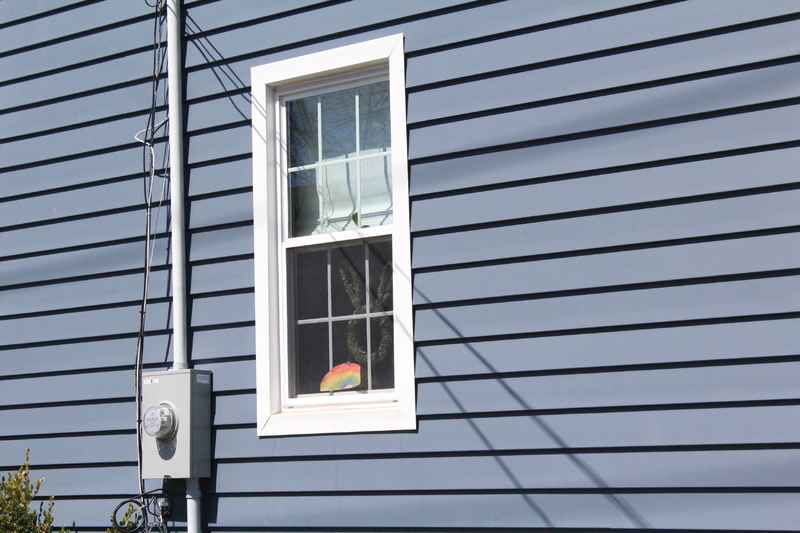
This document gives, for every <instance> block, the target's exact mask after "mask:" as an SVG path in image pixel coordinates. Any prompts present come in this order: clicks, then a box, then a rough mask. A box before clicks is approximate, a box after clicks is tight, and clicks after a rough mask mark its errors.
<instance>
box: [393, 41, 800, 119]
mask: <svg viewBox="0 0 800 533" xmlns="http://www.w3.org/2000/svg"><path fill="white" fill-rule="evenodd" d="M798 61H800V56H798V55H790V56H785V57H779V58H775V59H770V60H765V61H757V62H755V63H744V64H741V65H736V66H732V67H724V68H718V69H713V70H704V71H700V72H693V73H691V74H682V75H678V76H671V77H667V78H656V79H652V80H648V81H642V82H637V83H631V84H628V85H618V86H614V87H608V88H604V89H596V90H592V91H586V92H582V93H575V94H569V95H567V96H559V97H554V98H546V99H544V100H536V101H532V102H525V103H521V104H514V105H508V106H501V107H492V108H490V109H485V110H481V111H472V112H468V113H461V114H458V115H452V116H445V117H441V118H435V119H431V120H419V121H416V122H409V124H408V127H409V129H411V130H415V129H420V128H425V127H429V126H437V125H440V124H451V123H456V122H461V121H465V120H471V119H474V118H483V117H489V116H493V115H502V114H504V113H510V112H514V111H524V110H527V109H535V108H539V107H547V106H551V105H558V104H564V103H569V102H577V101H581V100H590V99H592V98H598V97H602V96H610V95H615V94H624V93H628V92H634V91H638V90H642V89H650V88H655V87H663V86H666V85H675V84H679V83H685V82H689V81H696V80H702V79H707V78H714V77H718V76H725V75H729V74H737V73H741V72H748V71H752V70H759V69H764V68H770V67H776V66H781V65H789V64H792V63H796V62H798Z"/></svg>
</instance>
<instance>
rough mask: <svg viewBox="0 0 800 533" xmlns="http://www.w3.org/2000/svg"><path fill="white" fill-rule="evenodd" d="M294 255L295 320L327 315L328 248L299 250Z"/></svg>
mask: <svg viewBox="0 0 800 533" xmlns="http://www.w3.org/2000/svg"><path fill="white" fill-rule="evenodd" d="M290 257H294V300H293V304H294V309H295V317H296V319H297V320H305V319H309V318H322V317H327V316H328V250H326V249H322V250H310V251H300V252H297V253H295V254H292V256H290Z"/></svg>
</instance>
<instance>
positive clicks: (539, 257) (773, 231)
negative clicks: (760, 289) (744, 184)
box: [414, 226, 800, 274]
mask: <svg viewBox="0 0 800 533" xmlns="http://www.w3.org/2000/svg"><path fill="white" fill-rule="evenodd" d="M798 231H800V226H785V227H778V228H769V229H763V230H748V231H737V232H731V233H719V234H714V235H705V236H702V237H685V238H679V239H666V240H661V241H647V242H641V243H634V244H620V245H613V246H602V247H597V248H583V249H580V250H570V251H566V252H549V253H543V254H535V255H526V256H517V257H508V258H502V259H486V260H478V261H462V262H460V263H458V264H454V265H437V266H429V267H417V268H414V273H417V274H418V273H427V272H441V271H448V270H461V269H466V268H475V267H483V266H497V265H506V264H510V263H527V262H531V261H545V260H548V259H561V258H567V257H578V256H586V255H598V254H607V253H614V252H625V251H633V250H644V249H650V248H662V247H670V246H681V245H685V244H696V243H705V242H714V241H722V240H732V239H743V238H748V237H764V236H768V235H780V234H786V233H796V232H798Z"/></svg>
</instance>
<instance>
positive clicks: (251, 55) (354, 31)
mask: <svg viewBox="0 0 800 533" xmlns="http://www.w3.org/2000/svg"><path fill="white" fill-rule="evenodd" d="M499 1H502V0H474V1H473V2H472V3H466V4H462V5H460V6H451V7H444V8H440V9H434V10H431V11H427V12H424V13H416V14H413V15H407V16H404V17H398V18H395V19H391V20H384V21H381V22H376V23H373V24H365V25H362V26H358V27H354V28H350V29H348V30H344V31H338V32H333V33H328V34H325V35H321V36H318V37H312V38H308V39H303V40H300V41H295V42H292V43H287V44H284V45H281V46H273V47H271V48H267V49H263V50H256V51H254V52H248V53H246V54H239V55H235V56H230V57H226V58H222V59H217V60H213V61H207V62H205V63H203V64H201V65H194V66H189V67H186V69H185V70H184V71H185V72H186V73H187V74H190V73H192V72H196V71H199V70H205V69H213V68H217V67H226V66H229V65H230V64H232V63H236V62H240V61H247V60H250V59H255V58H259V57H263V56H265V55H270V54H276V53H278V52H284V51H288V50H293V49H296V48H302V47H305V46H310V45H313V44H319V43H324V42H327V41H331V40H335V39H340V38H343V37H349V36H353V35H359V34H362V33H367V32H370V31H375V30H381V29H384V28H391V27H394V26H398V25H401V24H407V23H410V22H415V21H418V20H423V19H426V18H433V17H437V16H441V15H447V14H450V13H455V12H458V11H461V10H464V9H472V8H474V7H478V6H481V5H488V4H492V3H497V2H499ZM232 27H233V29H236V28H239V27H241V26H240V25H238V24H235V25H232Z"/></svg>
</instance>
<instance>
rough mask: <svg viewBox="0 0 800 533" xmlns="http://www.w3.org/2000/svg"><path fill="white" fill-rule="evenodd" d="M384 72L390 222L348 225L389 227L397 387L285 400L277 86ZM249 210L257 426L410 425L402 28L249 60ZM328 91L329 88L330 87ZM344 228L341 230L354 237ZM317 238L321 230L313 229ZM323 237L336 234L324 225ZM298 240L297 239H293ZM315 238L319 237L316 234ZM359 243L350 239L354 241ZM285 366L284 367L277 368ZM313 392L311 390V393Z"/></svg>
mask: <svg viewBox="0 0 800 533" xmlns="http://www.w3.org/2000/svg"><path fill="white" fill-rule="evenodd" d="M381 71H382V72H383V73H384V75H387V74H388V80H389V95H390V109H389V115H390V121H391V145H392V146H391V153H392V156H391V168H392V202H393V223H392V226H391V231H387V228H386V227H383V228H382V227H380V226H378V227H374V228H362V229H359V230H352V231H355V232H356V233H357V237H358V238H360V239H368V238H370V237H375V236H379V235H391V238H392V263H393V264H392V267H393V277H392V285H393V296H392V298H393V311H394V315H393V321H394V380H395V383H394V385H395V388H394V389H389V390H387V391H380V390H379V391H375V392H370V393H369V394H347V393H344V394H337V395H333V396H326V395H320V396H319V397H318V398H317V397H313V398H311V399H304V400H303V401H300V402H298V401H296V399H295V400H292V401H291V402H287V399H286V398H287V395H286V393H285V392H286V387H287V381H286V380H287V379H288V378H287V376H286V374H287V373H286V371H285V367H286V365H287V361H288V353H287V352H288V350H287V346H286V345H287V342H286V339H287V333H286V332H287V328H288V325H287V324H288V317H287V316H286V313H285V309H286V298H287V296H286V295H287V288H286V285H285V283H286V275H285V272H284V271H283V269H284V264H285V257H283V252H282V243H283V240H284V236H283V233H284V232H285V224H283V223H282V219H281V217H283V216H284V214H283V213H284V210H285V208H286V206H285V205H284V204H283V201H284V200H283V198H284V195H285V192H284V191H283V188H284V187H285V184H286V177H285V168H286V167H285V165H284V164H283V163H282V158H285V153H286V142H285V139H284V138H283V136H284V128H283V126H282V124H281V117H282V113H281V105H282V103H281V94H285V93H287V92H297V93H300V92H302V91H303V90H305V89H306V88H309V87H314V86H319V85H320V84H323V83H327V82H328V81H330V82H331V83H332V84H335V83H340V82H341V80H343V79H344V80H346V79H353V78H354V77H361V76H362V75H363V77H368V76H371V75H374V74H375V73H376V72H378V73H380V72H381ZM250 74H251V82H252V94H251V96H252V117H253V118H252V128H253V207H254V210H253V219H254V238H255V249H254V252H255V318H256V387H257V414H256V416H257V422H258V424H257V430H258V434H259V435H261V436H270V435H299V434H317V433H350V432H371V431H393V430H409V429H416V424H417V421H416V394H415V382H414V343H413V331H414V329H413V310H412V303H411V237H410V227H409V202H408V145H407V136H406V94H405V59H404V54H403V36H402V34H398V35H392V36H389V37H383V38H380V39H374V40H371V41H367V42H362V43H357V44H353V45H349V46H344V47H341V48H336V49H332V50H327V51H324V52H318V53H314V54H309V55H305V56H301V57H298V58H293V59H287V60H284V61H278V62H275V63H269V64H266V65H260V66H257V67H253V68H252V69H251V71H250ZM332 90H333V89H332ZM352 231H348V232H347V233H348V234H349V235H350V236H351V237H352V235H353V233H352ZM316 237H317V238H319V237H320V236H316ZM323 238H324V239H327V242H329V243H331V244H332V243H336V242H339V241H340V240H341V238H342V237H341V235H339V234H337V233H330V234H327V235H325V236H324V237H323ZM295 239H298V238H295ZM315 242H317V243H318V242H319V241H318V240H316V241H315ZM352 242H358V241H352ZM282 373H283V375H282ZM315 398H317V399H315Z"/></svg>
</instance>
